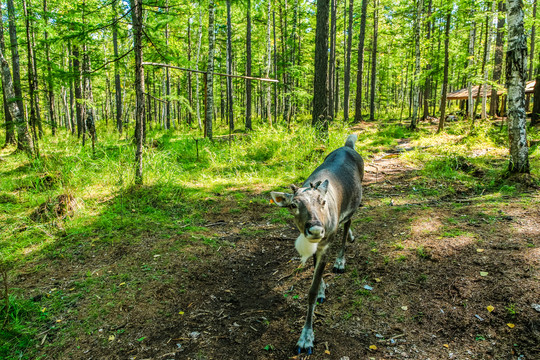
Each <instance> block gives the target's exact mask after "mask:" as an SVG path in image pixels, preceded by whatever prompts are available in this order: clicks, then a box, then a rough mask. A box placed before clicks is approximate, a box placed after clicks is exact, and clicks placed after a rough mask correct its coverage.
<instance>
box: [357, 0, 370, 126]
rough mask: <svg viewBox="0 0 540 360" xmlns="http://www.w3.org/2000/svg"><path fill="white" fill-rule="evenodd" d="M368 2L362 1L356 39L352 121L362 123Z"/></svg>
mask: <svg viewBox="0 0 540 360" xmlns="http://www.w3.org/2000/svg"><path fill="white" fill-rule="evenodd" d="M367 6H368V0H362V13H361V15H360V35H359V37H358V72H357V74H356V104H355V114H354V121H355V122H360V121H362V77H363V72H364V40H365V37H366V17H367Z"/></svg>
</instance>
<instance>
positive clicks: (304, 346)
mask: <svg viewBox="0 0 540 360" xmlns="http://www.w3.org/2000/svg"><path fill="white" fill-rule="evenodd" d="M314 341H315V334H313V330H312V329H309V328H307V329H306V328H304V329H302V334H301V335H300V339H298V342H297V343H296V351H297V353H298V354H301V353H302V352H305V353H306V354H308V355H311V354H313V342H314Z"/></svg>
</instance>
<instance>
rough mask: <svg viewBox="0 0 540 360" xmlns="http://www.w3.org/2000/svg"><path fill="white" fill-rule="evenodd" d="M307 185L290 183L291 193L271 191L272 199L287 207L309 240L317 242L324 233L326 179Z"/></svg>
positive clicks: (299, 228)
mask: <svg viewBox="0 0 540 360" xmlns="http://www.w3.org/2000/svg"><path fill="white" fill-rule="evenodd" d="M309 185H310V186H309V187H301V188H298V187H296V186H294V185H291V189H292V191H293V194H288V193H282V192H275V191H272V192H271V193H270V194H271V195H272V199H273V200H274V202H275V203H276V204H277V205H278V206H281V207H286V208H289V209H290V211H291V213H292V215H293V216H294V223H295V225H296V227H297V228H298V230H299V231H300V233H301V234H303V235H304V236H305V237H306V239H307V240H308V241H309V242H312V243H318V242H320V241H321V240H322V238H323V237H324V235H325V230H326V229H325V221H326V218H327V216H326V211H325V209H326V193H327V190H328V180H325V181H323V182H321V181H317V182H316V183H314V184H313V183H310V184H309Z"/></svg>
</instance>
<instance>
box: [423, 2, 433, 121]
mask: <svg viewBox="0 0 540 360" xmlns="http://www.w3.org/2000/svg"><path fill="white" fill-rule="evenodd" d="M431 3H432V0H429V3H428V9H427V19H428V20H427V24H426V33H427V34H426V41H427V43H428V44H429V42H430V41H429V40H430V38H431V20H430V19H431ZM432 53H433V46H432V47H431V53H430V54H429V56H428V63H427V65H426V68H425V71H426V80H425V82H424V115H423V116H422V118H423V119H424V120H427V118H428V116H429V100H430V98H431V63H430V61H431V59H432V56H433V54H432Z"/></svg>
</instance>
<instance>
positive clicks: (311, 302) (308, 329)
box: [296, 246, 326, 355]
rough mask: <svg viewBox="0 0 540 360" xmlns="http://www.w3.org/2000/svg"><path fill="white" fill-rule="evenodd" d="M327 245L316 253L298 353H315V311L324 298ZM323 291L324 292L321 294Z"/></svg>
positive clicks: (297, 344)
mask: <svg viewBox="0 0 540 360" xmlns="http://www.w3.org/2000/svg"><path fill="white" fill-rule="evenodd" d="M325 250H326V246H325V247H324V248H323V249H318V250H317V253H316V254H315V256H316V259H315V270H314V272H313V280H312V282H311V287H310V288H309V293H308V309H307V315H306V322H305V323H304V328H303V329H302V333H301V334H300V338H299V339H298V342H297V343H296V346H297V351H298V354H300V353H302V351H305V352H306V353H307V354H308V355H309V354H312V353H313V342H314V340H315V334H314V333H313V313H314V311H315V305H316V304H317V300H319V301H320V302H321V303H322V301H323V300H324V288H325V285H324V281H323V280H322V276H323V272H324V267H325V266H326V255H325ZM321 291H322V294H321Z"/></svg>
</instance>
